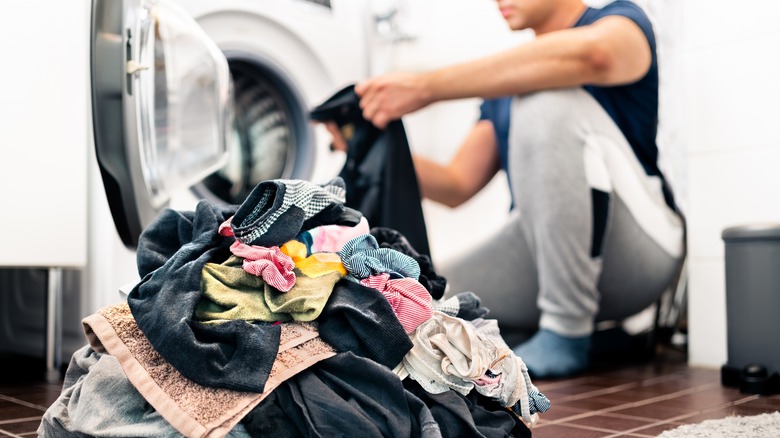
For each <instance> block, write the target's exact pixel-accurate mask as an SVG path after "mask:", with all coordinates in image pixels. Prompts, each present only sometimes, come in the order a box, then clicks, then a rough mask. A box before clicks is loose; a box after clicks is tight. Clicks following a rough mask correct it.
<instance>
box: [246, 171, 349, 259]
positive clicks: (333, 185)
mask: <svg viewBox="0 0 780 438" xmlns="http://www.w3.org/2000/svg"><path fill="white" fill-rule="evenodd" d="M258 187H259V186H258ZM274 189H276V190H274ZM280 193H282V195H281V196H282V197H283V198H282V201H281V205H278V204H279V202H278V201H279V200H278V199H277V197H278V196H280ZM346 193H347V192H346V188H345V186H344V181H343V180H342V179H341V178H334V179H332V180H331V181H329V182H328V183H326V184H324V185H319V184H314V183H312V182H309V181H305V180H284V179H278V180H273V181H269V182H268V184H266V185H265V188H264V192H263V193H262V197H261V198H260V200H259V201H258V202H257V204H256V205H255V208H254V209H253V210H252V212H251V213H249V214H248V215H247V216H246V218H244V219H243V220H242V221H241V223H240V224H233V232H234V233H235V237H236V239H238V240H239V241H241V242H243V243H246V244H250V243H251V242H253V241H254V240H255V239H257V238H258V237H260V236H262V235H263V234H265V233H267V232H268V230H269V229H271V227H272V226H273V225H274V223H275V222H276V220H277V219H279V217H280V216H281V215H282V214H283V213H284V212H286V211H287V210H288V209H289V208H290V207H292V206H296V207H298V208H300V209H302V210H303V211H304V220H307V219H310V218H311V217H313V216H314V215H315V214H317V213H319V212H320V211H322V210H323V209H325V208H326V207H328V206H330V205H332V204H334V203H337V204H344V202H345V200H346ZM277 205H278V206H277ZM275 206H276V208H275Z"/></svg>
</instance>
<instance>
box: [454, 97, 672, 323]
mask: <svg viewBox="0 0 780 438" xmlns="http://www.w3.org/2000/svg"><path fill="white" fill-rule="evenodd" d="M509 170H510V175H512V181H511V188H512V192H513V193H514V197H515V199H514V201H515V205H516V206H517V208H516V210H515V211H514V212H513V213H512V214H511V215H510V219H509V221H508V222H507V223H506V225H505V226H503V228H501V229H499V230H497V232H496V233H495V234H494V235H493V236H492V237H491V238H490V239H489V240H488V241H486V242H482V243H481V245H480V246H479V247H477V248H476V249H475V250H472V251H469V252H466V253H464V254H463V255H462V256H460V257H459V258H457V259H453V260H449V261H448V263H445V264H442V267H441V269H440V272H441V273H442V275H443V276H444V277H445V278H447V280H448V281H449V283H450V286H451V287H450V289H449V291H450V294H454V293H458V292H461V291H466V290H469V291H474V292H475V293H477V294H478V295H479V297H480V298H481V299H482V305H483V306H485V307H487V308H489V309H490V314H489V317H491V318H496V319H498V321H499V323H500V324H501V326H502V329H506V330H509V331H512V330H534V329H536V328H537V327H544V328H547V329H550V330H553V331H555V332H557V333H559V334H562V335H569V336H582V335H587V334H589V333H591V332H592V331H593V326H594V321H598V320H613V319H624V318H626V317H628V316H631V315H633V314H635V313H637V312H639V311H641V310H643V309H644V308H646V307H647V306H649V305H650V304H652V303H653V302H655V301H656V300H657V299H658V298H659V297H660V295H661V293H662V292H663V291H664V289H665V288H666V287H667V286H668V285H669V283H670V282H671V280H672V278H673V277H674V276H675V274H676V273H677V271H678V269H679V266H680V263H681V260H682V257H683V223H682V220H681V218H680V217H679V216H678V215H677V214H675V213H674V212H673V211H672V210H671V209H670V208H669V207H668V206H667V205H666V203H665V202H664V200H663V195H662V191H661V185H660V180H659V179H658V177H650V176H647V175H646V174H645V173H644V170H643V169H642V166H641V165H640V163H639V160H637V158H636V156H635V155H634V153H633V151H632V150H631V147H630V146H629V144H628V142H627V141H626V139H625V137H624V136H623V134H622V133H621V132H620V130H619V129H618V128H617V126H616V125H615V124H614V122H613V121H612V119H611V118H610V117H609V115H607V113H606V112H605V111H604V109H603V108H602V107H601V106H600V105H599V104H598V103H597V102H596V101H595V100H594V99H593V98H592V97H591V96H590V95H589V94H587V92H585V91H584V90H582V89H580V88H572V89H563V90H555V91H544V92H538V93H533V94H529V95H524V96H520V97H515V98H514V100H513V103H512V119H511V127H510V134H509ZM594 189H595V190H596V191H598V192H600V193H602V194H605V197H606V196H608V199H609V201H608V209H607V210H606V211H607V213H606V214H607V216H606V228H605V231H604V233H603V245H601V250H600V251H597V253H598V254H596V255H595V256H593V255H592V253H593V245H594V232H593V229H594V208H593V203H594V194H593V193H594ZM597 240H598V237H597V238H596V241H597ZM596 246H598V245H596Z"/></svg>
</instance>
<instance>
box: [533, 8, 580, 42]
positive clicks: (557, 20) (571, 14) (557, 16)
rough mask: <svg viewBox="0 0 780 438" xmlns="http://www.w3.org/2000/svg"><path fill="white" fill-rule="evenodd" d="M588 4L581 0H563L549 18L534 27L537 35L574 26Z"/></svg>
mask: <svg viewBox="0 0 780 438" xmlns="http://www.w3.org/2000/svg"><path fill="white" fill-rule="evenodd" d="M587 8H588V6H587V5H586V4H585V3H583V2H582V1H581V0H571V1H563V2H561V6H560V7H559V8H557V9H556V10H555V11H554V12H553V14H551V15H550V17H549V19H548V20H547V21H545V22H544V23H542V24H541V25H539V26H538V27H536V28H534V29H533V30H534V32H535V33H536V35H541V34H544V33H549V32H554V31H556V30H562V29H568V28H570V27H572V26H574V23H576V22H577V20H578V19H579V18H580V17H581V16H582V14H583V12H585V10H586V9H587Z"/></svg>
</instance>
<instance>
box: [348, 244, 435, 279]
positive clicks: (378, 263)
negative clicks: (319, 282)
mask: <svg viewBox="0 0 780 438" xmlns="http://www.w3.org/2000/svg"><path fill="white" fill-rule="evenodd" d="M338 254H339V256H340V257H341V262H342V263H344V267H345V268H347V272H349V273H350V275H352V276H353V277H356V278H360V279H363V278H367V277H370V276H372V275H377V274H382V273H385V272H386V273H388V274H390V277H392V278H405V277H408V278H413V279H415V280H417V279H418V278H420V265H419V264H418V263H417V261H416V260H415V259H413V258H411V257H409V256H408V255H406V254H404V253H402V252H399V251H396V250H394V249H390V248H379V244H378V243H377V241H376V239H375V238H374V236H372V235H370V234H364V235H362V236H358V237H355V238H354V239H351V240H349V241H348V242H347V243H345V244H344V247H343V248H341V251H339V252H338Z"/></svg>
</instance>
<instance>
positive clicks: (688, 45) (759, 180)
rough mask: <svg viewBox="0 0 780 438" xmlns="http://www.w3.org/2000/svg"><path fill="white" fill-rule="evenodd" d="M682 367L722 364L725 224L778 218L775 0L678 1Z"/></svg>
mask: <svg viewBox="0 0 780 438" xmlns="http://www.w3.org/2000/svg"><path fill="white" fill-rule="evenodd" d="M682 4H683V29H684V32H683V34H682V37H681V41H682V50H681V53H680V56H679V62H680V64H681V65H682V66H684V71H685V72H684V74H683V75H682V80H681V81H680V82H679V83H676V84H675V89H676V91H677V92H678V93H679V94H680V95H681V96H682V100H683V107H684V111H683V117H682V120H681V121H680V124H681V125H682V126H683V132H684V143H685V145H686V148H687V150H688V164H687V166H688V169H689V175H688V178H689V179H688V185H689V196H688V200H689V205H688V222H689V228H690V238H689V244H690V267H691V271H690V290H689V308H690V310H689V313H690V314H689V330H690V361H691V363H693V364H700V365H708V366H720V365H722V364H723V363H724V362H725V361H726V359H727V344H726V333H727V327H726V307H725V297H726V290H725V269H724V258H723V253H724V244H723V241H722V240H721V237H720V236H721V232H722V230H723V229H724V228H726V227H728V226H731V225H737V224H743V223H758V222H767V221H772V222H780V203H779V202H778V201H777V200H778V196H777V193H778V191H780V172H777V170H776V169H777V163H780V132H779V131H780V128H778V123H777V118H778V117H780V110H778V102H779V101H780V84H778V81H777V79H776V78H777V77H780V55H777V53H778V51H777V47H778V44H780V26H777V21H776V20H775V18H776V17H777V16H778V14H779V13H780V3H777V2H772V1H768V0H763V1H762V0H745V1H743V2H739V3H736V2H725V1H712V0H683V1H682Z"/></svg>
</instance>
